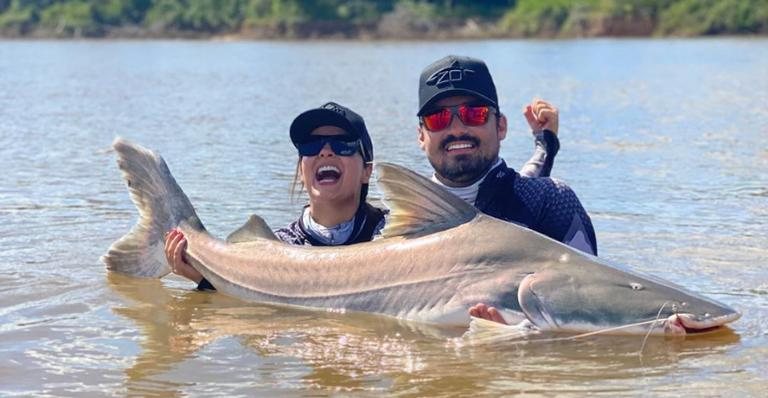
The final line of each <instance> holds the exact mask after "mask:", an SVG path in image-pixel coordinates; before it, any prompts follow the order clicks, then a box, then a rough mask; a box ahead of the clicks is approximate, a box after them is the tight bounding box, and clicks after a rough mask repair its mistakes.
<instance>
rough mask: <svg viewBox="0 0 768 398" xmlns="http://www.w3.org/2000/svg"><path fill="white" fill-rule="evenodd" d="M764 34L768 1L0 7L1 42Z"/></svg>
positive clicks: (101, 0) (188, 2)
mask: <svg viewBox="0 0 768 398" xmlns="http://www.w3.org/2000/svg"><path fill="white" fill-rule="evenodd" d="M719 34H728V35H736V34H768V0H486V1H476V0H475V1H473V0H314V1H299V0H93V1H86V0H0V36H4V37H65V38H66V37H139V38H141V37H211V36H226V35H233V36H237V37H242V38H372V39H376V38H475V37H599V36H653V35H655V36H699V35H719Z"/></svg>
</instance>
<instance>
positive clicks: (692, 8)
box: [657, 0, 768, 36]
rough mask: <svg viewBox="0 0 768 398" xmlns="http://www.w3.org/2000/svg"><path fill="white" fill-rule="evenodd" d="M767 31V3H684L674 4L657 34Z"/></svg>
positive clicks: (755, 0)
mask: <svg viewBox="0 0 768 398" xmlns="http://www.w3.org/2000/svg"><path fill="white" fill-rule="evenodd" d="M766 29H768V1H766V0H682V1H678V2H675V3H674V4H672V5H671V6H670V7H669V9H667V10H666V12H665V13H664V14H663V15H662V17H661V18H660V21H659V25H658V27H657V32H658V33H660V34H673V35H682V36H694V35H703V34H720V33H731V34H735V33H758V32H765V31H766Z"/></svg>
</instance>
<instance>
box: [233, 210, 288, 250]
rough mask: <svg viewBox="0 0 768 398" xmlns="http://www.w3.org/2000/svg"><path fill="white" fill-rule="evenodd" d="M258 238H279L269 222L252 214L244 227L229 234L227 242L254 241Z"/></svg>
mask: <svg viewBox="0 0 768 398" xmlns="http://www.w3.org/2000/svg"><path fill="white" fill-rule="evenodd" d="M257 239H271V240H279V239H278V238H277V236H275V233H274V232H272V229H270V228H269V225H267V222H266V221H264V219H263V218H261V217H259V216H257V215H255V214H254V215H251V217H250V218H249V219H248V221H246V223H245V224H243V226H242V227H240V228H238V229H236V230H235V232H232V233H231V234H229V236H227V242H229V243H242V242H252V241H254V240H257Z"/></svg>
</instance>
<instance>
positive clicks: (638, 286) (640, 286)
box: [629, 282, 643, 290]
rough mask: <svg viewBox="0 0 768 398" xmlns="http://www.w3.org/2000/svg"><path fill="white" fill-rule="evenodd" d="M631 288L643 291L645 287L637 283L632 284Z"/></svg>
mask: <svg viewBox="0 0 768 398" xmlns="http://www.w3.org/2000/svg"><path fill="white" fill-rule="evenodd" d="M629 287H631V288H632V290H643V285H641V284H639V283H636V282H632V283H630V284H629Z"/></svg>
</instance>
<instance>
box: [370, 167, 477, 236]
mask: <svg viewBox="0 0 768 398" xmlns="http://www.w3.org/2000/svg"><path fill="white" fill-rule="evenodd" d="M376 174H377V183H378V186H379V188H380V190H381V191H382V193H383V194H384V195H383V198H382V199H383V201H384V204H386V205H387V207H388V208H389V210H390V212H389V217H388V219H387V223H386V225H385V227H384V230H383V231H382V235H384V236H385V237H392V236H403V235H414V234H425V233H433V232H438V231H443V230H446V229H449V228H453V227H456V226H458V225H461V224H464V223H466V222H468V221H470V220H472V219H473V218H475V217H476V216H477V215H478V210H477V209H475V208H474V207H473V206H471V205H469V204H468V203H466V202H464V201H463V200H462V199H461V198H459V197H458V196H456V195H454V194H452V193H450V192H448V191H446V190H445V189H444V188H443V187H441V186H439V185H437V184H435V183H434V182H432V181H430V180H429V179H427V178H424V177H422V176H420V175H418V174H417V173H415V172H414V171H412V170H409V169H407V168H405V167H402V166H397V165H394V164H391V163H377V164H376Z"/></svg>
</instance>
